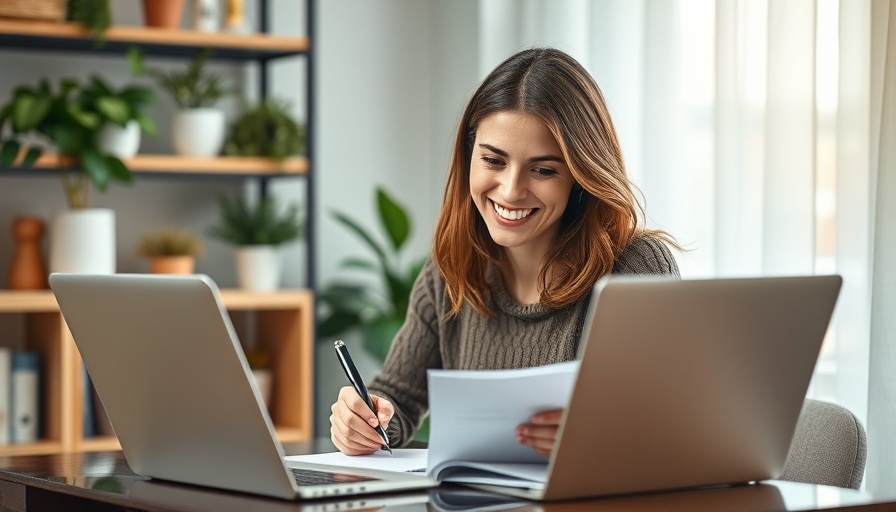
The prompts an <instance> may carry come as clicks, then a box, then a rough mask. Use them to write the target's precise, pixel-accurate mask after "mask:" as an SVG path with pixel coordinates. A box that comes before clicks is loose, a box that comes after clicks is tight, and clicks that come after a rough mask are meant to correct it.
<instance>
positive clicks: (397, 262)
mask: <svg viewBox="0 0 896 512" xmlns="http://www.w3.org/2000/svg"><path fill="white" fill-rule="evenodd" d="M376 200H377V213H378V214H379V215H378V219H379V225H380V229H381V230H382V231H383V232H384V233H385V234H386V243H381V242H377V240H376V239H377V237H375V236H374V235H373V234H371V233H369V232H368V231H367V230H365V229H364V228H363V227H362V226H361V225H360V224H359V223H358V222H356V221H355V220H353V219H351V218H349V217H348V216H346V215H345V214H342V213H339V212H334V213H333V217H334V218H335V219H336V221H337V222H339V223H340V224H342V225H343V226H345V227H346V228H347V229H348V230H349V231H350V232H352V233H353V234H355V235H356V236H357V237H358V238H359V239H360V240H361V241H362V242H364V244H365V245H366V246H367V247H368V248H369V249H370V252H371V253H372V254H371V256H372V257H367V258H358V257H351V258H348V259H346V260H345V261H343V262H342V263H341V267H342V268H345V269H350V270H356V271H361V272H363V273H367V274H372V275H373V276H374V277H375V278H376V280H375V281H370V280H367V279H364V280H357V279H353V280H348V279H342V280H338V281H336V282H333V283H331V284H329V285H328V286H327V287H325V288H324V289H323V290H322V291H321V292H320V293H319V294H318V301H319V303H320V305H321V308H320V311H321V312H322V317H321V321H320V323H319V324H318V330H317V332H318V335H319V338H320V339H322V340H325V341H328V342H332V338H333V337H335V336H337V335H339V334H342V333H343V332H345V331H348V330H350V329H355V328H359V329H360V330H361V337H362V342H363V343H364V348H365V349H366V350H367V351H368V352H370V354H372V355H373V356H375V357H376V358H377V359H379V360H380V361H383V360H385V358H386V354H387V353H388V352H389V347H390V346H391V344H392V338H394V337H395V334H396V333H397V332H398V329H399V328H400V327H401V324H403V323H404V318H405V315H406V314H407V310H408V303H409V301H410V295H411V288H413V286H414V281H415V280H416V279H417V275H418V274H419V273H420V269H421V268H423V263H424V261H425V258H421V259H416V260H412V261H410V263H408V264H406V265H403V264H402V258H401V250H402V249H403V248H404V245H405V243H406V242H407V239H408V236H409V235H410V231H411V224H410V218H409V216H408V214H407V211H406V210H405V209H404V208H403V207H402V206H401V205H399V204H398V203H397V202H396V201H395V200H394V199H392V198H391V197H390V196H389V195H388V194H387V193H386V191H385V190H383V189H382V188H377V189H376ZM377 282H378V283H379V284H378V285H375V284H370V283H377Z"/></svg>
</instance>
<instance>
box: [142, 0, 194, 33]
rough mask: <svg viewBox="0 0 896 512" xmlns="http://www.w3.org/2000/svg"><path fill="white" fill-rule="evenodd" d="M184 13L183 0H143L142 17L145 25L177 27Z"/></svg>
mask: <svg viewBox="0 0 896 512" xmlns="http://www.w3.org/2000/svg"><path fill="white" fill-rule="evenodd" d="M183 15H184V0H143V19H144V21H145V22H146V26H147V27H158V28H167V29H175V30H176V29H179V28H180V25H181V19H182V18H183Z"/></svg>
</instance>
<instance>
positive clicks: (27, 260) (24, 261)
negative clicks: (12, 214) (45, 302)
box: [8, 217, 47, 290]
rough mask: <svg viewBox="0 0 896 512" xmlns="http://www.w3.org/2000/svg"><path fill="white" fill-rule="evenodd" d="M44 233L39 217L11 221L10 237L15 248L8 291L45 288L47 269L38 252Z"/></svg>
mask: <svg viewBox="0 0 896 512" xmlns="http://www.w3.org/2000/svg"><path fill="white" fill-rule="evenodd" d="M44 231H45V229H44V221H43V220H42V219H41V218H39V217H16V218H15V219H13V221H12V236H13V238H15V240H16V248H15V251H14V252H13V254H12V262H11V263H10V266H9V276H8V278H9V288H10V289H12V290H41V289H44V288H46V287H47V267H46V265H44V260H43V255H42V254H41V250H40V241H41V237H43V235H44Z"/></svg>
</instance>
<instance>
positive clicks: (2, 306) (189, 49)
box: [0, 0, 315, 456]
mask: <svg viewBox="0 0 896 512" xmlns="http://www.w3.org/2000/svg"><path fill="white" fill-rule="evenodd" d="M258 7H259V16H258V19H259V20H260V26H259V33H256V34H226V33H202V32H196V31H189V30H163V29H154V28H148V27H142V26H113V27H111V28H110V29H109V30H108V31H107V33H106V43H105V44H104V45H103V46H102V47H100V48H97V47H96V45H95V42H94V39H93V37H92V36H91V35H90V34H89V33H88V32H87V31H86V30H84V29H83V28H82V27H80V26H79V25H75V24H68V23H50V22H43V21H20V20H6V19H0V48H13V49H15V50H17V51H19V50H28V51H40V52H48V51H53V52H68V53H71V52H74V53H81V54H104V55H110V56H113V57H116V58H124V55H125V54H126V53H127V51H128V50H129V49H130V48H131V47H133V46H138V47H140V48H141V49H142V52H143V54H144V55H145V56H146V57H147V58H152V57H180V58H189V57H191V56H192V55H194V54H195V53H196V52H198V51H199V50H201V49H203V48H211V49H213V54H212V56H211V58H212V59H213V60H230V61H237V62H247V63H248V62H256V63H258V64H259V72H260V81H259V82H260V90H259V93H260V96H261V97H262V98H264V97H265V96H266V94H267V89H268V77H267V73H268V68H267V65H268V62H269V61H271V60H274V59H280V58H285V57H301V58H304V59H305V74H306V80H307V84H306V98H305V100H306V105H307V107H306V109H305V110H306V112H305V116H306V117H305V125H306V156H305V157H295V158H288V159H286V160H285V161H284V162H282V163H280V164H278V163H275V162H273V161H271V160H269V159H262V158H244V157H217V158H188V157H181V156H176V155H157V154H140V155H137V156H135V157H134V158H131V159H127V160H125V163H126V165H127V166H128V167H129V168H130V169H131V171H133V172H134V173H135V174H138V175H139V174H157V175H162V176H165V177H168V178H170V179H177V178H178V176H195V175H199V176H223V177H230V178H237V179H255V180H259V181H260V182H261V187H260V190H261V191H262V193H265V192H266V190H267V181H268V180H270V179H277V178H278V177H282V176H292V177H296V176H299V177H302V178H303V179H304V180H305V181H306V183H305V187H304V189H305V190H306V192H305V194H306V197H304V198H303V199H304V206H305V224H306V226H307V228H306V232H305V241H306V243H307V247H308V250H307V256H306V258H307V282H308V285H309V289H304V290H280V291H277V292H274V293H254V292H246V291H241V290H231V289H228V290H223V291H222V299H223V302H224V305H225V307H226V308H227V309H228V311H229V312H241V311H253V312H254V314H255V315H256V321H255V322H254V325H255V326H256V328H255V331H254V338H255V340H256V343H257V344H258V345H259V347H260V348H264V349H266V350H267V351H268V352H269V353H270V354H271V355H272V358H271V360H272V361H273V363H272V370H273V382H274V384H273V385H274V389H273V392H272V397H271V400H272V401H271V404H270V408H269V410H270V413H271V418H272V420H273V422H274V425H275V428H276V430H277V433H278V436H279V437H280V439H281V440H282V441H283V442H297V441H304V440H308V439H310V438H311V437H312V436H313V428H314V422H313V417H312V416H313V415H312V411H313V403H312V402H313V389H314V379H313V366H314V355H313V346H314V339H313V336H314V294H313V291H312V290H313V288H314V279H313V276H314V266H315V265H314V258H313V252H314V251H313V250H312V248H313V246H314V220H313V212H314V197H313V190H314V186H313V183H312V180H313V169H312V167H313V166H312V161H313V156H312V150H313V133H314V129H313V126H314V125H313V112H314V109H313V102H314V98H313V89H314V84H313V82H314V80H313V70H314V65H313V58H312V53H311V51H310V47H311V44H310V41H311V40H312V39H313V35H314V33H313V25H314V15H315V14H314V0H306V17H307V20H306V23H307V30H306V33H307V35H306V36H303V37H291V36H276V35H269V34H267V33H266V32H267V18H268V12H267V11H268V9H267V2H266V0H259V2H258ZM60 165H61V166H63V167H64V166H67V165H69V164H68V162H64V161H63V162H60V161H59V157H58V156H57V155H44V156H43V157H41V158H40V160H38V162H37V163H36V165H35V166H33V167H31V168H28V169H22V168H13V169H2V172H0V181H2V179H3V176H8V175H18V176H29V175H38V174H41V173H49V172H56V171H57V170H58V169H59V168H60ZM138 186H139V185H138ZM0 315H17V316H20V317H21V322H22V325H23V331H24V347H23V348H24V349H26V350H33V351H37V352H39V353H40V354H41V356H42V382H41V385H42V393H41V396H42V406H41V413H42V425H43V428H42V438H41V440H40V441H39V442H36V443H29V444H9V445H0V456H10V455H34V454H47V453H59V452H77V451H95V450H109V449H117V448H118V447H119V444H118V441H117V440H116V439H115V438H104V437H99V438H96V437H91V438H85V437H84V435H83V424H84V422H83V419H84V414H85V411H84V407H83V405H82V401H83V396H82V395H83V393H82V390H83V383H82V372H81V368H82V362H81V358H80V355H79V354H78V351H77V347H76V346H75V344H74V341H73V340H72V337H71V333H70V332H69V330H68V328H67V326H66V325H65V320H64V319H63V317H62V315H61V314H60V313H59V310H58V307H57V304H56V300H55V298H54V296H53V294H52V292H50V291H49V290H40V291H10V290H0Z"/></svg>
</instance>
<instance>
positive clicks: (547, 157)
mask: <svg viewBox="0 0 896 512" xmlns="http://www.w3.org/2000/svg"><path fill="white" fill-rule="evenodd" d="M479 147H481V148H484V149H487V150H489V151H491V152H492V153H497V154H498V155H500V156H503V157H504V158H507V157H508V156H509V155H508V154H507V152H506V151H504V150H503V149H499V148H496V147H495V146H492V145H491V144H485V143H480V144H479ZM547 161H551V162H558V163H561V164H565V163H566V160H564V159H562V158H560V157H559V156H557V155H542V156H533V157H532V158H530V159H528V160H527V162H547Z"/></svg>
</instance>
